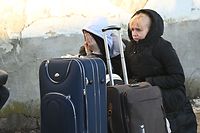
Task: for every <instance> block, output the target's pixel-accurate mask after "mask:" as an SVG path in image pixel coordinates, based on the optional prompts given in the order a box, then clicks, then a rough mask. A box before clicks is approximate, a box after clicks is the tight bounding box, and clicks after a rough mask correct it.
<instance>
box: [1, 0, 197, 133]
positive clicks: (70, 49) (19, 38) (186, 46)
mask: <svg viewBox="0 0 200 133" xmlns="http://www.w3.org/2000/svg"><path fill="white" fill-rule="evenodd" d="M16 1H17V0H16ZM60 1H65V0H60ZM88 1H89V0H88ZM92 1H93V0H91V1H90V2H92ZM120 1H123V0H120ZM124 1H125V2H128V1H129V0H124ZM131 1H132V0H131ZM131 1H129V2H131ZM4 2H7V1H6V0H5V1H4ZM18 2H19V1H18ZM29 2H30V1H29ZM31 2H34V1H31ZM65 2H66V1H65ZM104 2H105V1H104ZM145 2H146V1H145V0H144V1H143V3H145ZM158 2H160V1H159V0H149V1H148V3H147V5H146V7H147V8H149V7H152V8H154V9H156V10H158V11H159V12H160V13H161V15H162V16H163V18H164V19H165V33H164V36H163V37H164V38H166V39H167V40H169V41H170V42H172V45H173V46H174V48H175V49H176V50H177V53H178V56H179V57H180V60H181V63H182V65H183V69H184V71H185V75H186V87H187V92H188V93H187V94H188V95H189V96H190V97H191V98H192V97H199V96H200V87H199V86H200V65H199V64H200V60H199V57H200V53H199V51H200V46H199V42H200V30H199V28H198V27H200V16H199V12H200V10H199V7H200V6H199V5H198V3H199V2H198V0H189V1H188V0H185V3H186V4H184V5H183V7H184V8H183V7H182V6H180V3H184V2H182V1H181V0H169V2H164V3H162V4H161V5H160V4H159V6H158V4H157V3H158ZM192 3H197V4H192ZM65 4H66V5H67V4H68V3H65ZM13 5H14V6H15V4H13ZM43 5H46V4H45V2H43ZM175 5H176V6H175ZM177 5H178V6H177ZM186 5H191V6H189V7H188V8H186V10H184V11H185V12H182V11H183V9H185V7H186ZM24 6H25V5H23V7H24ZM29 6H30V7H31V6H32V4H30V5H29ZM119 6H120V5H119ZM122 6H124V5H122ZM140 6H141V5H140ZM52 7H53V5H51V6H50V7H48V12H46V11H47V9H46V8H45V10H44V11H43V9H42V6H41V8H40V10H42V11H43V12H42V13H41V14H40V13H39V12H37V15H44V16H45V17H42V16H39V18H38V16H37V15H35V14H33V16H31V17H33V18H34V19H32V18H30V17H29V16H26V15H27V13H24V10H20V13H18V14H14V15H13V12H17V11H18V10H17V9H13V8H11V9H13V10H14V11H13V12H12V13H10V14H7V16H8V17H9V20H11V21H10V23H6V22H7V19H5V18H4V17H5V16H3V20H4V21H3V23H1V25H0V37H1V39H0V69H3V70H6V71H7V72H8V74H9V78H8V82H7V84H6V87H8V88H9V89H10V97H9V99H8V102H7V103H6V105H5V106H4V108H3V109H2V110H1V112H0V132H5V131H6V130H7V131H8V132H9V133H11V132H14V131H18V130H21V129H24V130H25V129H32V130H35V129H36V130H39V126H40V119H39V118H40V88H39V79H38V78H39V75H38V72H39V66H40V64H41V62H42V61H43V60H45V59H49V58H52V57H60V56H62V55H65V54H67V53H68V54H77V53H78V50H79V47H80V46H81V45H82V42H83V37H82V34H81V27H82V26H83V25H84V23H85V22H87V21H88V18H87V17H86V16H85V15H84V13H83V12H78V14H77V13H73V11H72V12H70V13H66V14H65V13H63V12H65V11H67V10H62V12H61V13H63V14H62V15H60V16H58V17H56V16H51V15H52V13H54V14H55V13H58V12H56V11H57V10H53V11H54V12H51V10H50V9H51V8H52ZM75 7H76V6H75ZM78 7H80V5H79V6H78ZM166 7H167V8H166ZM2 8H3V7H2ZM9 8H10V7H9ZM63 8H64V7H62V9H63ZM106 8H107V9H108V7H106ZM109 8H110V7H109ZM123 8H125V7H123ZM3 9H4V8H3ZM27 9H31V8H27ZM77 9H78V8H77ZM93 9H94V8H92V10H93ZM134 9H136V8H134ZM168 9H169V10H168ZM179 9H181V10H179ZM5 11H7V8H6V10H5ZM103 11H104V12H105V14H109V15H108V17H109V19H110V20H111V21H113V22H116V23H120V24H121V25H122V26H123V28H124V29H123V36H124V37H127V33H126V28H127V22H128V20H129V17H130V16H131V14H126V13H125V12H123V13H122V14H119V12H115V11H116V9H115V10H113V11H112V13H113V14H112V13H108V12H106V10H105V8H103ZM3 12H4V10H1V11H0V13H3ZM174 12H178V15H177V16H176V14H175V13H174ZM85 13H88V11H85ZM173 13H174V14H173ZM29 14H32V12H31V11H30V12H29ZM94 14H95V13H94ZM94 14H93V15H94ZM16 15H18V16H17V19H16V18H14V17H15V16H16ZM49 15H50V17H49V19H48V16H49ZM182 16H184V17H182ZM189 16H192V18H190V17H189ZM0 18H1V19H2V16H1V17H0ZM25 18H28V20H25ZM90 18H91V16H90ZM15 20H17V22H15ZM119 20H120V21H119ZM27 21H28V23H26V22H27ZM3 24H6V25H3ZM15 24H16V25H15ZM12 26H13V28H12ZM9 28H10V29H9ZM11 36H12V37H11Z"/></svg>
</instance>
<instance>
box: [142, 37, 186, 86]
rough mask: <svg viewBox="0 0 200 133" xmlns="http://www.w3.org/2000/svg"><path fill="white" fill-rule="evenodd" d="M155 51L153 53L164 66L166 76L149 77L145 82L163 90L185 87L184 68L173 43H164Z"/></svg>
mask: <svg viewBox="0 0 200 133" xmlns="http://www.w3.org/2000/svg"><path fill="white" fill-rule="evenodd" d="M154 50H156V51H153V53H155V55H154V56H155V58H157V60H159V61H160V63H161V64H162V66H163V69H164V72H165V74H163V75H160V76H155V77H147V78H146V79H145V80H146V81H147V82H149V83H151V84H152V85H157V86H159V87H161V88H162V89H173V88H177V87H179V86H183V85H184V82H185V76H184V72H183V68H182V66H181V63H180V60H179V58H178V56H177V54H176V51H175V49H174V48H173V47H172V45H171V43H169V42H167V41H164V43H161V44H160V45H158V46H157V48H156V49H154Z"/></svg>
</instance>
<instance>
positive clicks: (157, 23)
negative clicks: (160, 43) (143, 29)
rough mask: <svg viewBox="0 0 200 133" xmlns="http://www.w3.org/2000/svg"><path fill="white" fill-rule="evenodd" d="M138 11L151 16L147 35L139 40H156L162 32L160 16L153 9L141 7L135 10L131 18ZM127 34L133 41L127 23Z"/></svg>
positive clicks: (162, 26)
mask: <svg viewBox="0 0 200 133" xmlns="http://www.w3.org/2000/svg"><path fill="white" fill-rule="evenodd" d="M139 13H145V14H147V15H148V16H149V17H150V18H151V21H152V23H151V27H150V30H149V32H148V34H147V36H146V37H145V39H143V40H140V41H142V42H147V41H152V40H157V39H158V38H159V37H161V36H162V35H163V32H164V23H163V19H162V17H161V16H160V15H159V14H158V13H157V12H156V11H154V10H151V9H141V10H139V11H137V12H136V13H135V14H134V15H133V16H132V17H131V18H133V17H134V16H135V15H137V14H139ZM128 36H129V39H130V40H131V41H133V42H134V40H133V38H132V33H131V30H130V29H129V25H128ZM140 41H139V42H140Z"/></svg>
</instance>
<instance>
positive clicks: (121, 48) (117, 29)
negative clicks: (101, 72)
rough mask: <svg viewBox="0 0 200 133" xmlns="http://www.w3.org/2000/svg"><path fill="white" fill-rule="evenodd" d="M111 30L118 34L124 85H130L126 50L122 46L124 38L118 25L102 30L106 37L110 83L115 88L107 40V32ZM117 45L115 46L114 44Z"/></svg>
mask: <svg viewBox="0 0 200 133" xmlns="http://www.w3.org/2000/svg"><path fill="white" fill-rule="evenodd" d="M109 30H116V31H117V32H118V42H119V49H120V56H121V65H122V72H123V78H124V84H128V76H127V69H126V63H125V58H124V48H123V45H122V38H121V33H120V30H121V27H119V26H116V25H111V26H108V27H105V28H103V29H102V32H103V36H104V44H105V52H106V60H107V67H108V73H109V77H110V83H111V85H112V86H113V85H114V80H113V77H112V64H111V59H110V52H109V48H108V45H107V44H108V43H107V38H106V31H109ZM113 45H115V44H113Z"/></svg>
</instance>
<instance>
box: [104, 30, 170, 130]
mask: <svg viewBox="0 0 200 133" xmlns="http://www.w3.org/2000/svg"><path fill="white" fill-rule="evenodd" d="M107 30H116V31H117V33H118V37H119V38H118V39H119V42H120V43H119V44H120V46H119V48H120V54H121V64H122V70H123V76H124V85H114V81H113V79H112V69H111V68H112V66H111V63H110V59H109V58H110V56H109V50H108V47H107V46H106V45H105V51H106V54H107V65H108V66H109V67H108V72H109V75H110V83H111V85H110V86H108V88H107V89H108V105H107V107H108V127H109V128H108V131H109V132H110V133H167V128H166V124H165V115H164V110H163V105H162V96H161V91H160V89H159V87H157V86H151V85H150V84H148V83H147V82H141V83H137V84H128V78H127V71H126V64H125V59H124V53H123V46H122V43H121V41H122V39H121V34H120V27H116V26H110V27H107V28H105V29H102V31H103V32H104V33H105V32H106V31H107ZM104 42H105V44H106V43H107V41H106V37H105V34H104Z"/></svg>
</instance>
